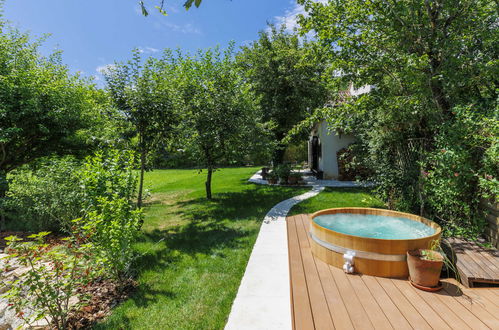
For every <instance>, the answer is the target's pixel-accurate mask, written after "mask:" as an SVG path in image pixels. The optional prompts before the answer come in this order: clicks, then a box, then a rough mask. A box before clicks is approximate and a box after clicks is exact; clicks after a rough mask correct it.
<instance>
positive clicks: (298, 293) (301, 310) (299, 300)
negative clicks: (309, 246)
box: [287, 217, 314, 330]
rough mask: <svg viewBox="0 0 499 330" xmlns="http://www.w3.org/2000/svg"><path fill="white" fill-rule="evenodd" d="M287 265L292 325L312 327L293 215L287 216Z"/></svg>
mask: <svg viewBox="0 0 499 330" xmlns="http://www.w3.org/2000/svg"><path fill="white" fill-rule="evenodd" d="M287 229H288V246H289V265H290V277H291V290H292V297H293V303H292V308H293V313H292V314H293V315H294V320H293V321H294V322H293V326H294V328H295V329H300V330H301V329H314V319H313V316H312V308H311V306H310V300H309V296H308V289H307V282H306V280H305V271H304V268H303V263H302V256H301V251H300V245H299V241H298V234H297V232H296V222H295V217H291V218H287Z"/></svg>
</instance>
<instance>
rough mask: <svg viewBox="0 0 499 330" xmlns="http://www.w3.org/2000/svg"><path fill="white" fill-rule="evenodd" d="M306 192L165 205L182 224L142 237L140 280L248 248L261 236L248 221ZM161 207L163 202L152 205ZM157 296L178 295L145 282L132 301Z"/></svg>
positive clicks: (261, 192) (253, 193) (253, 192)
mask: <svg viewBox="0 0 499 330" xmlns="http://www.w3.org/2000/svg"><path fill="white" fill-rule="evenodd" d="M307 190H308V189H302V190H300V189H296V188H286V187H265V186H263V187H259V186H253V187H247V188H245V189H244V190H242V191H239V192H225V193H216V194H214V197H215V198H214V199H213V200H207V199H206V198H196V199H190V200H184V201H178V202H176V203H174V204H170V205H165V208H169V210H171V212H170V213H169V215H173V217H171V218H173V219H175V218H177V219H181V220H182V221H181V222H180V223H182V224H181V225H178V224H177V223H178V222H175V223H172V225H171V226H168V225H167V226H165V227H162V229H159V228H155V229H152V230H148V231H145V232H143V233H142V234H141V236H140V237H139V240H138V245H137V246H138V247H140V248H139V249H140V250H141V252H142V253H141V254H140V256H139V257H138V258H137V259H136V261H135V269H137V271H138V273H139V278H140V274H143V273H145V272H148V271H153V272H155V273H157V274H158V276H161V272H162V270H164V269H167V267H170V266H172V265H175V264H177V265H178V264H180V263H182V261H183V259H184V258H185V257H186V256H189V257H190V258H193V259H194V260H195V259H196V258H198V256H199V255H210V256H214V257H216V258H225V257H226V256H225V255H224V252H223V251H224V250H226V249H231V250H239V249H241V250H243V249H245V248H247V247H248V245H250V244H251V243H250V242H249V241H248V240H249V239H250V237H252V236H254V235H255V234H256V232H257V231H258V225H250V224H249V223H250V222H254V223H255V224H257V223H258V222H260V221H262V220H263V218H264V216H265V214H266V213H267V212H268V210H270V208H272V207H273V206H274V205H275V204H277V203H279V202H281V201H282V200H284V199H287V198H290V197H293V196H296V195H299V194H301V193H303V192H304V191H307ZM157 203H161V201H154V202H153V203H152V204H157ZM152 204H150V205H152ZM146 221H147V220H146ZM159 295H161V296H166V297H171V298H172V299H175V293H173V292H169V291H157V289H154V288H152V287H150V286H148V285H147V283H141V284H140V286H139V287H138V288H137V290H136V291H135V292H134V293H133V294H132V296H131V297H130V299H131V300H132V302H133V304H135V305H136V306H140V307H147V306H148V305H150V304H154V303H155V302H157V300H158V296H159ZM129 303H130V302H129ZM123 317H124V316H123ZM111 322H112V321H111ZM123 322H125V323H126V322H128V320H126V321H125V320H123ZM120 324H122V323H120Z"/></svg>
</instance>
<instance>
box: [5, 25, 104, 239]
mask: <svg viewBox="0 0 499 330" xmlns="http://www.w3.org/2000/svg"><path fill="white" fill-rule="evenodd" d="M42 41H43V39H42V40H37V41H34V42H33V41H31V40H30V38H29V36H28V35H27V34H24V33H21V32H19V31H18V30H15V29H13V28H10V27H9V26H7V25H6V24H5V23H4V22H3V21H1V20H0V217H1V219H2V221H0V230H1V229H2V228H3V227H4V225H5V224H4V217H5V207H4V206H2V204H3V202H4V197H5V193H6V191H7V190H8V182H7V180H6V177H7V174H8V173H9V172H11V171H12V170H14V169H16V168H18V167H20V166H22V165H24V164H27V163H29V162H31V161H33V160H35V159H38V158H41V157H45V156H49V155H53V154H67V153H73V152H75V151H78V150H81V149H82V148H85V147H87V146H88V145H87V142H89V141H88V139H87V138H86V136H85V135H83V134H81V133H82V132H87V133H92V130H91V129H90V127H91V126H92V124H95V123H96V118H97V117H99V116H98V108H97V104H98V103H99V101H98V99H99V98H95V99H93V97H94V96H96V95H97V92H96V91H95V87H94V86H93V85H92V84H90V82H89V81H86V80H85V79H83V78H81V77H80V76H79V75H78V74H76V75H72V74H70V73H69V69H68V68H67V67H66V66H64V65H62V64H61V57H60V52H56V53H53V54H51V55H50V56H48V57H44V56H42V55H41V54H40V52H39V50H38V49H39V47H40V45H41V43H42ZM89 135H90V134H89Z"/></svg>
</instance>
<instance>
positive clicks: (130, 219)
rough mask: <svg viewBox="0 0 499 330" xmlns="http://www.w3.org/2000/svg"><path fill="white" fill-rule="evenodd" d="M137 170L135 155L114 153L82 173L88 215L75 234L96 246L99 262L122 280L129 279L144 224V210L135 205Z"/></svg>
mask: <svg viewBox="0 0 499 330" xmlns="http://www.w3.org/2000/svg"><path fill="white" fill-rule="evenodd" d="M133 167H134V154H133V153H131V152H122V151H118V150H111V151H109V152H108V153H107V154H102V153H97V154H96V155H95V156H94V157H89V158H87V161H86V163H85V165H84V169H83V170H82V171H81V172H79V176H80V177H81V185H82V187H83V201H84V205H83V209H84V211H85V213H84V215H83V216H82V217H81V218H79V219H76V220H75V221H74V227H73V232H74V233H75V235H77V237H82V238H84V239H85V240H87V241H88V242H91V243H93V249H94V254H95V255H94V258H95V260H96V262H98V263H99V264H102V265H104V266H105V269H106V270H107V272H108V275H109V276H110V277H111V278H114V279H119V280H122V279H123V278H124V277H126V276H128V275H129V271H130V266H131V263H132V261H133V258H134V252H133V249H132V245H133V243H134V242H135V240H136V238H137V235H138V233H139V231H140V226H141V225H142V223H143V217H142V209H140V208H139V209H137V208H136V207H135V206H134V205H133V204H132V203H131V200H132V198H134V197H135V193H136V187H137V177H136V175H135V173H134V171H133Z"/></svg>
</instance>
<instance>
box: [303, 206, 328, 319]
mask: <svg viewBox="0 0 499 330" xmlns="http://www.w3.org/2000/svg"><path fill="white" fill-rule="evenodd" d="M295 223H296V231H297V233H298V240H299V241H300V246H301V252H302V259H303V269H304V270H305V279H306V281H307V288H308V292H309V299H310V305H311V307H312V315H313V317H314V324H315V328H316V329H334V325H333V320H332V319H331V315H330V313H329V307H328V305H327V301H326V297H325V294H324V290H323V288H322V284H321V281H320V278H319V274H318V273H317V268H316V266H315V261H314V257H313V255H312V252H311V251H310V244H309V242H308V234H307V232H306V230H305V227H304V224H303V218H302V217H301V216H296V217H295Z"/></svg>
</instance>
